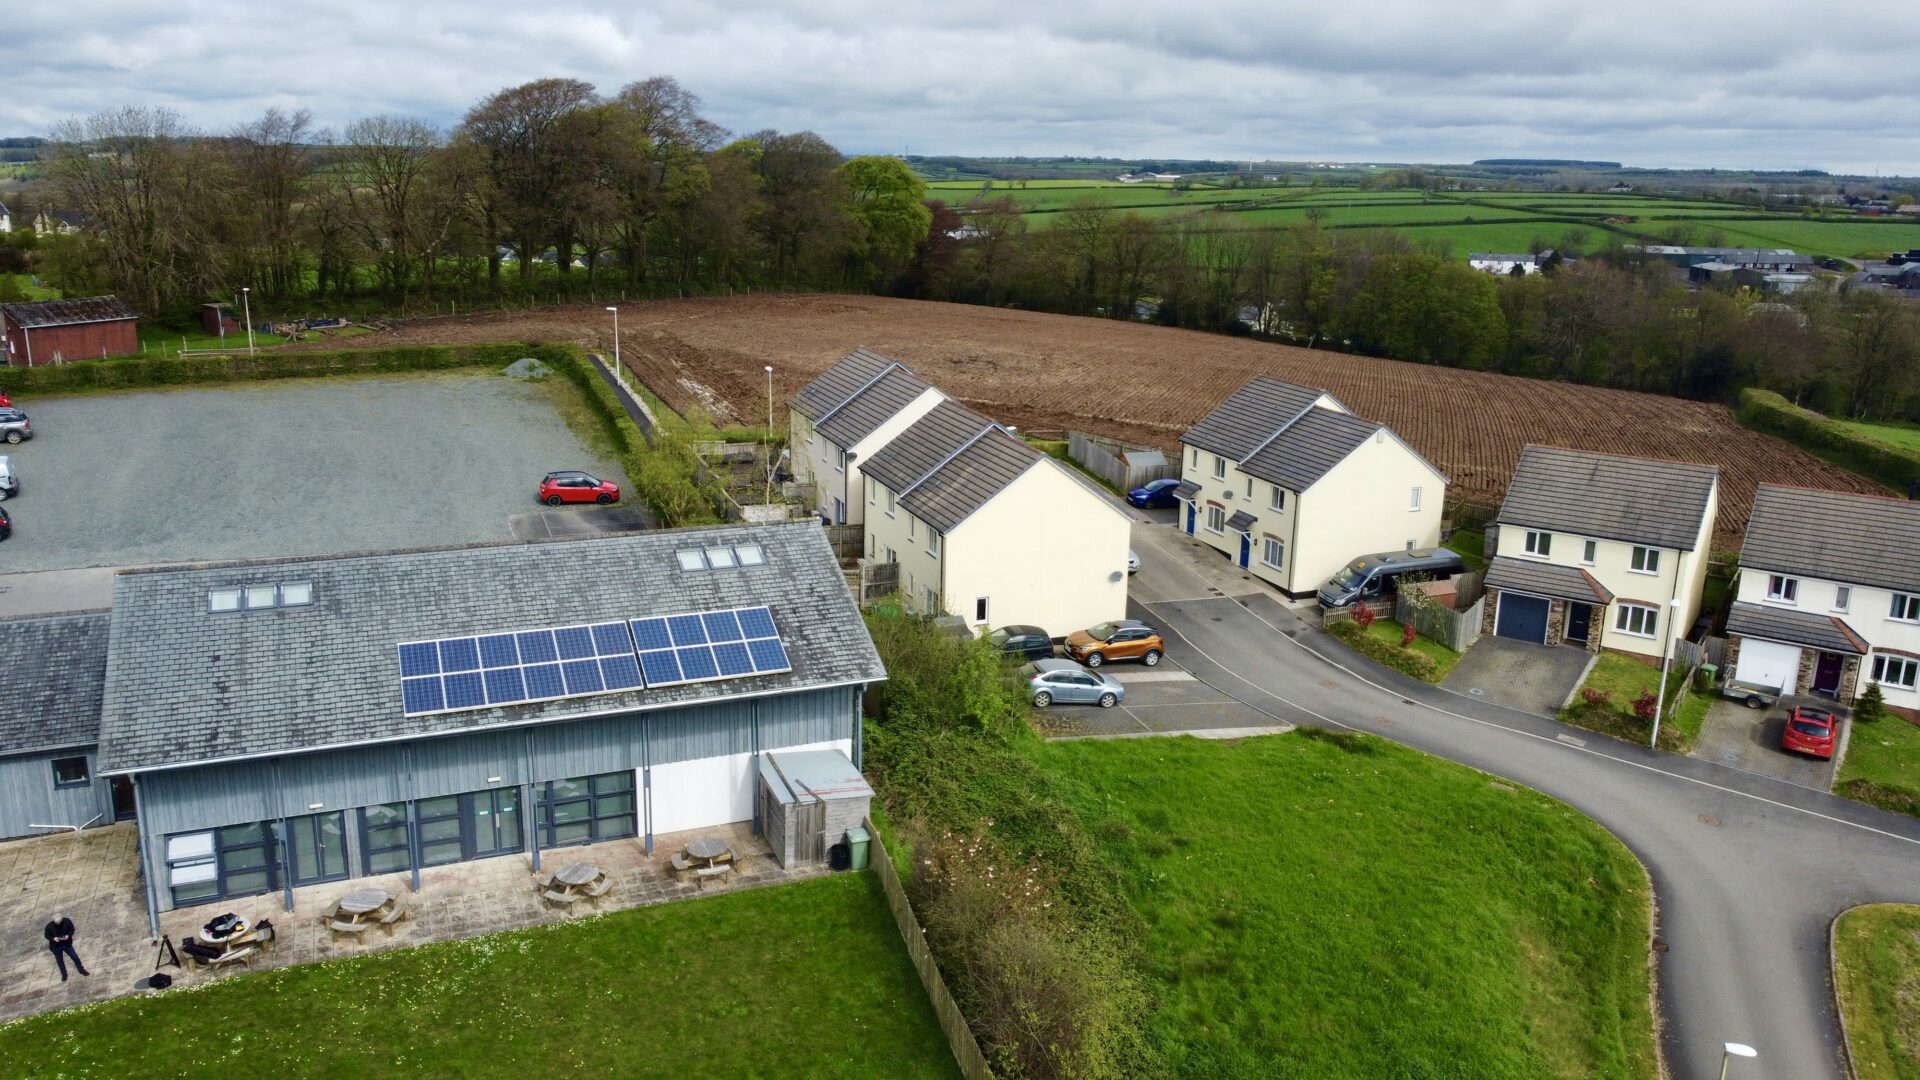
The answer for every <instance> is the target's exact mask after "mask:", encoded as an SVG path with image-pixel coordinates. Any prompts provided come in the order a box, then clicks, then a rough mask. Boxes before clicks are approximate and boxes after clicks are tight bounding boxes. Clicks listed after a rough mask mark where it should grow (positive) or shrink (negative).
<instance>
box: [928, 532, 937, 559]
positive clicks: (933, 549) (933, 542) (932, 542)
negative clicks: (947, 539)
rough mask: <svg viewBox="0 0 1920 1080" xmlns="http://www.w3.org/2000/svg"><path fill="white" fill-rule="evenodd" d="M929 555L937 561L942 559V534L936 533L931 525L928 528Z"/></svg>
mask: <svg viewBox="0 0 1920 1080" xmlns="http://www.w3.org/2000/svg"><path fill="white" fill-rule="evenodd" d="M927 554H929V555H931V556H933V557H934V558H936V559H937V558H939V557H940V534H939V533H937V532H934V531H933V526H931V525H929V526H927Z"/></svg>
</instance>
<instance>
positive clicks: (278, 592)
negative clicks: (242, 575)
mask: <svg viewBox="0 0 1920 1080" xmlns="http://www.w3.org/2000/svg"><path fill="white" fill-rule="evenodd" d="M311 603H313V582H311V581H287V582H282V583H280V584H278V585H234V586H228V587H225V588H219V589H208V590H207V610H208V611H210V612H217V611H242V610H245V611H259V610H260V609H262V608H274V607H304V606H305V605H308V604H311Z"/></svg>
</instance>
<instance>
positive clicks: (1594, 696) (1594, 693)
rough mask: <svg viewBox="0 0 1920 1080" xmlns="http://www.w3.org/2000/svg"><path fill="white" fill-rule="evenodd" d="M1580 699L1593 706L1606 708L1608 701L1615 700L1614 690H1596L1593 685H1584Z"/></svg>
mask: <svg viewBox="0 0 1920 1080" xmlns="http://www.w3.org/2000/svg"><path fill="white" fill-rule="evenodd" d="M1580 700H1581V701H1584V702H1586V703H1587V704H1588V705H1589V706H1591V707H1593V708H1596V709H1604V708H1606V707H1607V702H1609V701H1612V700H1613V691H1611V690H1595V689H1594V688H1593V687H1591V686H1584V687H1581V688H1580Z"/></svg>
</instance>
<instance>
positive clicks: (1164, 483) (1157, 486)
mask: <svg viewBox="0 0 1920 1080" xmlns="http://www.w3.org/2000/svg"><path fill="white" fill-rule="evenodd" d="M1179 486H1180V478H1179V477H1177V476H1169V477H1167V478H1165V479H1163V480H1154V481H1151V482H1150V483H1147V484H1145V485H1144V486H1141V487H1137V488H1134V489H1133V490H1132V491H1129V492H1127V501H1128V502H1130V503H1132V504H1133V505H1135V506H1138V507H1141V508H1142V509H1145V508H1148V507H1154V506H1179V505H1180V500H1179V499H1176V498H1174V497H1173V489H1174V488H1177V487H1179Z"/></svg>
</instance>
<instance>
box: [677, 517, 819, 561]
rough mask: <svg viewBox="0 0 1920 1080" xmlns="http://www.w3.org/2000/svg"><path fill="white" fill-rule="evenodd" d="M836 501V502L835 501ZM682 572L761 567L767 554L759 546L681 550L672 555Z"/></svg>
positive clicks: (736, 545) (740, 545)
mask: <svg viewBox="0 0 1920 1080" xmlns="http://www.w3.org/2000/svg"><path fill="white" fill-rule="evenodd" d="M836 501H838V500H836ZM674 557H675V558H676V559H678V560H679V562H680V569H682V570H724V569H727V568H728V567H734V566H762V565H764V564H765V563H766V561H767V553H766V552H765V551H763V550H762V549H761V547H760V545H759V544H733V545H731V546H721V545H716V546H714V547H710V548H682V549H680V550H679V551H677V552H675V553H674Z"/></svg>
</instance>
